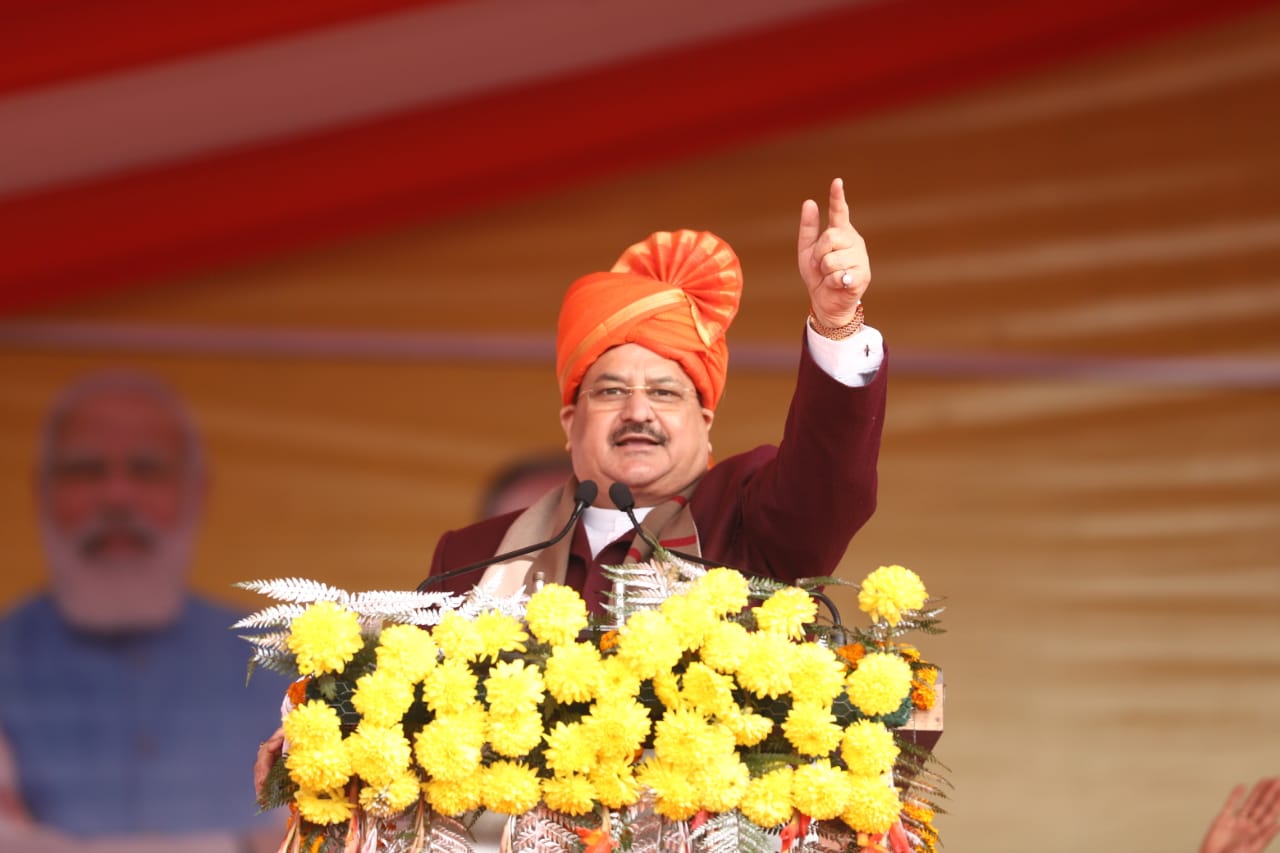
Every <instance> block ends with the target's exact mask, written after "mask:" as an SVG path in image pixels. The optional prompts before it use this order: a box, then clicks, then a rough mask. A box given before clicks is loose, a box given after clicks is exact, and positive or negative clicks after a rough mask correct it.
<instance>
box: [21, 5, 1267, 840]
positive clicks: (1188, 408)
mask: <svg viewBox="0 0 1280 853" xmlns="http://www.w3.org/2000/svg"><path fill="white" fill-rule="evenodd" d="M1278 40H1280V14H1277V13H1275V12H1264V13H1258V14H1255V15H1251V16H1249V17H1248V18H1245V19H1240V20H1236V21H1234V22H1229V23H1226V24H1223V25H1220V26H1216V27H1212V28H1209V29H1205V30H1202V31H1199V32H1195V33H1190V34H1185V33H1184V34H1181V35H1178V36H1176V37H1171V38H1166V39H1162V40H1158V41H1153V42H1147V43H1144V44H1142V45H1139V46H1135V47H1133V48H1131V49H1129V50H1126V51H1124V52H1122V53H1107V54H1100V55H1097V56H1094V57H1090V58H1087V59H1084V60H1081V61H1078V62H1076V63H1074V64H1071V65H1069V66H1060V67H1056V68H1054V69H1051V70H1044V71H1041V72H1039V73H1037V74H1034V75H1032V76H1029V77H1025V78H1021V79H1018V80H1014V81H1004V82H1001V83H998V84H994V83H993V84H990V85H987V86H984V87H981V88H978V89H976V90H972V91H969V92H966V93H963V94H955V95H951V96H947V97H939V98H936V99H933V100H929V101H926V102H919V103H916V104H914V105H912V106H907V107H902V108H898V109H892V110H881V111H878V112H874V113H872V114H868V115H865V116H861V117H859V118H857V119H856V120H849V121H843V122H834V123H831V122H828V123H824V124H822V125H821V126H818V127H814V128H811V129H810V130H808V131H806V132H804V133H800V134H795V135H786V136H778V137H776V138H772V139H766V140H763V141H756V142H754V143H752V144H744V145H740V146H738V147H735V148H732V149H729V150H726V151H723V152H721V153H717V154H716V155H714V156H703V157H698V158H693V159H685V160H682V161H679V162H676V163H671V164H667V165H664V166H661V167H658V166H653V167H650V168H647V169H644V170H641V171H637V172H633V173H630V174H626V175H621V176H616V177H612V178H609V179H607V180H606V179H601V180H597V181H594V182H590V183H586V184H583V185H580V186H577V187H573V188H568V189H563V190H558V191H546V192H542V193H538V194H534V195H531V196H529V197H527V198H524V199H523V200H516V201H511V202H508V203H506V204H504V205H500V206H496V207H491V208H488V209H485V210H483V211H482V212H476V213H472V214H468V215H461V216H457V217H453V218H448V219H444V220H441V221H437V222H435V223H434V224H431V225H429V226H416V227H415V226H405V227H403V228H401V229H399V230H394V231H390V232H385V233H382V234H379V235H375V236H369V237H366V238H363V239H360V240H357V241H351V242H346V243H343V244H340V245H334V246H329V247H326V248H319V249H315V250H312V251H309V252H306V253H300V254H294V255H289V256H284V257H279V258H276V259H274V260H270V261H264V262H260V263H257V264H253V265H245V266H241V267H238V268H235V269H234V270H232V271H230V272H219V273H208V274H204V275H199V276H194V277H184V278H181V279H173V280H166V281H163V282H161V283H159V284H157V285H156V286H155V287H153V288H150V289H146V288H144V289H136V290H131V291H126V292H120V293H117V294H114V295H110V296H104V297H101V298H99V299H96V300H92V301H85V302H78V303H73V304H67V305H62V306H60V307H54V308H48V309H46V310H45V311H44V312H43V313H34V314H29V315H27V316H24V317H22V318H20V319H18V320H14V321H12V322H9V323H7V324H6V325H5V326H4V327H3V329H0V375H3V377H4V379H3V382H0V413H2V415H3V417H2V420H0V424H2V426H0V430H2V431H0V467H2V468H3V470H4V471H6V472H9V476H7V477H6V478H5V479H4V481H3V483H2V484H0V542H3V550H4V568H5V571H4V572H3V573H2V576H0V602H3V603H5V604H7V603H10V602H12V601H13V600H15V599H16V598H17V597H19V596H21V595H24V594H27V593H29V592H30V591H32V590H33V589H35V588H36V587H37V586H38V584H39V582H40V577H41V566H40V554H39V549H38V543H37V539H36V535H35V516H34V509H33V505H32V501H31V488H30V485H31V481H30V476H29V471H30V466H31V461H32V456H33V450H34V445H35V440H36V430H37V426H38V421H39V418H40V415H41V413H42V411H43V409H44V407H45V406H46V404H47V403H48V402H49V400H50V399H51V397H52V396H53V394H54V393H55V392H56V389H57V388H58V387H59V386H60V385H61V384H62V383H63V382H65V381H66V380H68V379H70V378H72V377H73V376H75V375H77V374H79V373H80V372H81V371H84V370H88V369H92V368H96V367H101V366H106V365H114V364H120V363H126V364H134V365H140V366H144V367H148V368H151V369H155V370H157V371H159V372H160V373H161V374H162V375H164V376H166V377H167V378H169V379H170V380H171V381H172V382H173V383H174V384H175V385H176V386H177V387H178V388H179V389H180V390H181V392H182V393H183V394H184V395H185V396H186V397H187V399H188V400H189V401H190V403H191V405H192V407H193V408H194V410H195V412H196V415H197V417H198V419H199V421H200V423H201V425H202V427H203V429H204V432H205V434H206V437H207V440H208V443H209V447H210V455H211V460H212V466H213V493H212V501H211V506H210V510H209V513H208V517H207V520H206V523H205V525H204V529H203V532H202V536H201V541H200V548H199V556H198V560H197V562H196V566H195V574H194V580H195V583H196V585H197V586H198V588H199V589H201V590H202V591H204V592H207V593H209V594H211V595H215V596H218V597H220V598H224V599H228V600H233V601H236V602H237V603H241V604H244V605H246V606H248V605H256V604H258V603H259V602H258V601H256V600H250V599H248V598H246V597H243V596H237V595H235V594H233V591H232V590H231V588H230V584H231V583H232V582H234V581H237V580H242V579H249V578H263V577H275V576H285V575H301V576H308V577H313V578H318V579H321V580H325V581H328V582H331V583H334V584H338V585H341V586H346V587H349V588H370V587H409V586H412V585H414V584H416V583H417V582H418V580H419V579H420V578H421V577H422V576H423V575H424V573H425V572H426V569H427V565H428V561H429V558H430V554H431V549H432V546H433V544H434V542H435V540H436V538H437V537H438V536H439V535H440V534H441V532H442V531H444V530H446V529H448V528H451V527H456V526H458V525H462V524H465V523H467V522H468V521H469V520H470V519H471V518H472V517H473V516H474V514H475V512H476V505H477V502H478V499H479V494H480V489H481V487H482V483H483V481H484V480H485V479H486V477H487V476H489V475H490V474H491V473H492V472H494V471H495V470H496V469H497V468H499V467H500V466H501V465H503V464H504V463H505V462H507V461H509V460H510V459H512V458H513V457H518V456H520V455H523V454H525V453H529V452H541V451H544V450H546V449H548V448H550V449H555V448H558V447H560V446H561V444H562V441H563V439H562V437H561V436H560V435H559V430H558V427H557V424H556V410H557V402H556V393H555V385H554V381H553V377H552V364H551V359H552V355H551V353H552V350H551V341H552V338H551V330H552V329H553V327H554V321H555V314H556V309H557V304H558V300H559V297H560V294H561V293H562V292H563V289H564V287H565V286H566V285H567V284H568V282H569V281H571V280H572V279H573V278H574V277H576V276H577V275H579V274H581V273H583V272H586V271H590V270H595V269H599V268H603V267H605V266H607V265H608V264H609V263H610V262H611V261H612V260H613V258H614V257H615V256H616V254H617V253H618V252H619V251H620V250H621V249H622V248H623V247H624V246H626V245H627V244H629V243H630V242H633V241H635V240H638V239H641V238H642V237H644V236H645V235H646V234H647V233H649V232H650V231H653V230H657V229H666V228H674V227H694V228H707V229H711V230H714V231H716V232H718V233H720V234H721V235H723V236H724V237H726V238H727V239H728V240H730V241H731V242H732V243H733V244H734V245H735V246H736V247H737V248H738V249H739V251H740V254H741V255H742V259H743V263H744V267H745V270H746V295H745V301H744V305H743V309H742V313H741V316H740V319H739V321H738V323H737V324H736V325H735V326H734V328H733V330H732V332H731V335H730V341H731V344H732V347H733V355H732V360H731V378H730V381H729V386H728V392H727V396H726V398H725V401H724V404H723V406H722V408H721V411H720V413H719V416H718V418H717V421H716V426H715V430H714V433H713V439H714V442H715V451H716V453H717V455H727V454H730V453H733V452H735V451H739V450H744V449H747V448H750V447H752V446H754V445H756V444H759V443H761V442H766V441H770V440H772V439H774V438H775V437H776V436H778V434H779V433H780V429H781V422H782V418H783V416H784V412H785V407H786V403H787V397H788V389H789V387H790V382H791V372H792V369H793V366H794V362H795V357H796V350H797V347H798V344H799V340H800V336H801V333H802V328H803V321H804V313H805V300H804V296H803V293H802V288H801V285H800V284H799V282H798V281H797V279H796V274H795V271H794V240H795V228H796V220H797V214H798V211H799V207H800V202H801V201H802V199H803V198H805V197H806V196H816V197H821V196H822V194H823V193H824V192H825V188H826V185H827V181H828V180H829V179H830V178H831V177H832V176H833V175H841V176H843V177H844V178H845V180H846V183H847V186H848V192H849V196H850V199H851V203H852V207H853V217H854V221H855V222H856V223H857V225H858V227H859V228H860V229H861V230H862V232H863V233H864V234H865V236H866V237H867V240H868V243H869V245H870V250H871V256H872V259H873V260H872V263H873V271H874V281H873V285H872V289H871V291H870V294H869V296H868V299H867V314H868V320H869V322H870V323H872V324H873V325H875V326H877V327H879V328H881V329H882V330H883V331H884V332H885V334H886V336H887V339H888V341H889V344H890V348H891V350H892V353H893V371H894V379H893V384H892V390H891V393H890V398H889V413H888V420H887V424H886V432H885V443H884V453H883V457H882V462H881V466H880V476H881V492H880V494H881V503H880V509H879V511H878V513H877V515H876V516H875V518H874V519H873V520H872V522H871V523H870V525H869V526H868V527H867V528H866V530H865V531H864V532H863V533H862V534H861V535H859V537H858V538H857V539H856V540H855V542H854V543H853V545H852V547H851V548H850V550H849V552H848V555H847V556H846V558H845V561H844V563H843V564H842V570H841V571H842V574H843V575H844V576H846V577H849V578H851V579H852V578H857V577H860V576H861V575H862V574H864V573H865V572H866V571H868V570H869V569H872V568H874V567H876V566H877V565H880V564H882V563H901V564H903V565H906V566H909V567H911V568H913V569H915V570H916V571H917V572H919V573H920V574H921V576H922V577H923V578H924V579H925V581H926V583H927V584H928V586H929V588H930V590H931V591H932V592H934V593H937V594H939V595H945V596H947V598H948V606H949V610H948V613H947V618H946V625H947V627H948V628H949V631H950V633H948V634H946V635H944V636H942V637H939V638H936V639H934V640H932V641H928V642H926V643H925V646H926V648H925V652H926V654H927V655H929V656H930V657H933V658H934V659H936V660H938V661H940V662H941V663H942V664H943V665H944V667H945V669H946V673H947V675H946V677H947V683H948V688H949V689H948V708H947V732H946V735H945V736H944V737H943V739H942V742H941V744H940V747H939V755H940V757H941V759H942V760H943V761H944V762H945V763H946V764H948V765H949V766H950V767H951V768H952V770H953V774H952V775H953V778H954V781H955V783H956V790H955V793H954V797H953V800H952V813H951V814H950V815H947V816H945V817H943V818H941V819H940V821H939V827H940V829H941V830H942V832H943V834H944V839H945V840H946V843H947V845H948V847H949V848H950V849H955V850H989V851H1009V852H1010V853H1013V851H1023V850H1028V849H1037V850H1046V851H1068V850H1076V849H1081V848H1083V847H1086V846H1091V845H1096V844H1097V843H1099V839H1126V841H1125V842H1123V843H1124V844H1126V845H1127V846H1128V847H1129V848H1131V849H1134V850H1143V851H1147V850H1149V851H1164V850H1187V849H1192V848H1193V847H1194V844H1195V839H1197V838H1198V837H1199V834H1200V832H1201V831H1202V830H1203V829H1204V827H1205V826H1206V825H1207V823H1208V821H1209V819H1210V817H1211V816H1212V815H1213V813H1214V812H1215V811H1216V809H1217V807H1218V805H1219V804H1220V802H1221V801H1222V799H1223V798H1224V797H1225V795H1226V793H1227V791H1228V789H1229V788H1230V787H1231V785H1233V784H1235V783H1236V782H1240V781H1247V780H1252V779H1254V778H1257V777H1259V776H1262V775H1265V774H1275V773H1276V772H1278V771H1280V767H1278V766H1277V764H1276V756H1280V732H1277V729H1276V727H1275V726H1274V720H1275V714H1276V708H1277V707H1280V617H1278V616H1277V613H1280V556H1278V555H1280V548H1278V547H1277V546H1278V545H1280V540H1278V539H1277V530H1278V529H1280V497H1278V495H1280V490H1277V487H1276V484H1277V482H1278V481H1280V393H1277V391H1278V390H1280V339H1278V338H1277V335H1276V329H1277V328H1280V283H1278V282H1280V248H1278V247H1280V180H1278V178H1280V161H1277V158H1276V156H1275V152H1276V151H1277V150H1280V125H1278V124H1277V121H1276V118H1275V116H1276V113H1275V103H1274V93H1275V92H1276V91H1277V90H1278V88H1280V53H1277V52H1276V51H1275V45H1276V44H1277V43H1278ZM511 144H513V145H517V144H519V140H515V139H513V140H511ZM836 597H837V600H838V601H839V602H840V603H841V604H842V605H843V608H844V610H845V612H846V614H847V616H848V617H849V618H850V619H853V618H856V615H855V607H854V606H853V604H852V600H851V598H850V597H849V596H848V595H847V594H844V593H837V596H836ZM246 766H247V764H246Z"/></svg>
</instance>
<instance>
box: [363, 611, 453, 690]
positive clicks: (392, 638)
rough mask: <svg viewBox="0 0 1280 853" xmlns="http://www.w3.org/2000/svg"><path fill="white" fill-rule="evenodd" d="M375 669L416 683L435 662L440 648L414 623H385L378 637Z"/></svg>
mask: <svg viewBox="0 0 1280 853" xmlns="http://www.w3.org/2000/svg"><path fill="white" fill-rule="evenodd" d="M377 656H378V672H384V673H387V674H388V675H392V676H395V677H397V678H401V679H403V680H405V681H408V682H410V683H417V682H419V681H421V680H422V679H424V678H426V676H427V673H428V672H430V671H431V670H432V668H433V667H435V665H436V660H437V658H439V656H440V649H439V648H438V647H437V646H436V641H435V640H433V639H432V638H431V634H430V632H428V631H424V630H423V629H422V628H419V627H418V626H416V625H388V626H387V627H386V628H383V629H382V633H381V634H380V635H379V636H378V651H377Z"/></svg>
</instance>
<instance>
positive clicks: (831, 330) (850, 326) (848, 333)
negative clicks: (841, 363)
mask: <svg viewBox="0 0 1280 853" xmlns="http://www.w3.org/2000/svg"><path fill="white" fill-rule="evenodd" d="M862 317H863V312H862V303H861V302H859V303H858V309H857V310H856V311H854V312H853V319H852V320H850V321H849V322H847V323H845V324H844V325H843V326H824V325H823V324H822V321H821V320H819V319H818V315H817V314H814V313H813V309H812V308H810V309H809V328H811V329H813V330H814V331H815V332H817V333H818V334H820V335H822V336H823V337H824V338H830V339H831V340H833V341H843V340H844V339H845V338H848V337H852V336H853V335H856V334H857V333H858V332H859V330H861V329H862Z"/></svg>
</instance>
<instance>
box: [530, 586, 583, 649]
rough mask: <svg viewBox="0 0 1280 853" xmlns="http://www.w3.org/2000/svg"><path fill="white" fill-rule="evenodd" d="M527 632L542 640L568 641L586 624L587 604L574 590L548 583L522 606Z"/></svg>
mask: <svg viewBox="0 0 1280 853" xmlns="http://www.w3.org/2000/svg"><path fill="white" fill-rule="evenodd" d="M525 621H526V622H528V623H529V631H530V632H532V634H533V636H535V637H537V638H538V639H539V640H541V641H542V642H544V643H550V644H551V645H553V646H562V645H564V644H566V643H572V642H573V641H574V639H575V638H576V637H577V636H578V634H579V633H581V632H582V630H583V629H585V628H586V627H587V605H586V602H584V601H583V600H582V596H580V595H579V594H578V593H577V591H576V590H573V589H571V588H569V587H567V586H563V585H561V584H558V583H549V584H546V585H545V586H543V587H542V589H540V590H538V591H537V592H535V593H534V594H533V595H532V596H531V597H530V598H529V603H528V605H526V607H525Z"/></svg>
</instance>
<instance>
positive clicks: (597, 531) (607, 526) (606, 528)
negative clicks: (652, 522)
mask: <svg viewBox="0 0 1280 853" xmlns="http://www.w3.org/2000/svg"><path fill="white" fill-rule="evenodd" d="M651 509H653V507H648V506H638V507H636V508H635V510H634V512H635V515H636V518H637V519H639V520H640V521H644V517H645V516H646V515H648V514H649V510H651ZM582 524H583V526H584V527H586V529H587V544H588V545H590V547H591V556H592V557H595V556H597V555H598V554H599V553H600V552H601V551H603V550H604V548H605V546H606V545H608V544H609V543H611V542H615V541H617V540H618V538H620V537H621V536H623V535H624V534H627V533H630V532H631V521H630V520H629V519H628V518H627V514H626V513H625V512H623V511H622V510H620V509H608V508H607V507H599V506H589V507H587V509H586V511H585V512H583V513H582Z"/></svg>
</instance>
